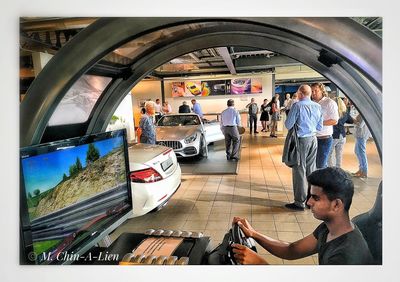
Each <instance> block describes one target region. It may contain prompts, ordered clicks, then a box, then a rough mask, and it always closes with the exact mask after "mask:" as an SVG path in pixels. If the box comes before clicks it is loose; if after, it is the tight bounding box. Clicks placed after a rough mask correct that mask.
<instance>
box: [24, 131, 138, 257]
mask: <svg viewBox="0 0 400 282" xmlns="http://www.w3.org/2000/svg"><path fill="white" fill-rule="evenodd" d="M128 167H129V162H128V151H127V142H126V130H125V129H123V130H116V131H111V132H105V133H99V134H93V135H87V136H83V137H77V138H71V139H66V140H61V141H56V142H51V143H46V144H40V145H37V146H31V147H26V148H21V149H20V218H21V223H20V235H21V256H20V257H21V258H20V263H21V264H71V263H74V262H76V261H77V260H79V259H80V256H81V255H83V254H84V253H86V252H87V251H88V250H90V249H91V248H92V247H93V246H94V245H96V244H97V243H98V242H99V241H100V240H102V239H103V238H104V237H105V236H106V235H108V234H109V233H110V232H111V231H113V230H114V229H115V228H116V227H118V226H119V225H120V224H121V223H122V222H123V221H125V220H126V219H127V218H128V217H129V216H130V215H131V212H132V195H131V189H130V180H129V169H128Z"/></svg>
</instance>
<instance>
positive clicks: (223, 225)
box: [206, 220, 230, 232]
mask: <svg viewBox="0 0 400 282" xmlns="http://www.w3.org/2000/svg"><path fill="white" fill-rule="evenodd" d="M229 228H230V223H229V222H228V221H227V220H209V221H208V222H207V225H206V229H207V230H222V231H225V232H226V231H227V230H228V229H229Z"/></svg>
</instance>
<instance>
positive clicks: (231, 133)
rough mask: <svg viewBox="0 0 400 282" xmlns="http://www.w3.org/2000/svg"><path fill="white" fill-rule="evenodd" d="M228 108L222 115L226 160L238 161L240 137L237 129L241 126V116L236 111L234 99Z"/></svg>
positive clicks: (230, 101) (228, 103)
mask: <svg viewBox="0 0 400 282" xmlns="http://www.w3.org/2000/svg"><path fill="white" fill-rule="evenodd" d="M227 106H228V108H227V109H225V110H224V111H223V112H222V113H221V131H222V133H223V134H224V136H225V149H226V159H227V160H232V161H238V160H239V148H240V135H239V131H238V128H237V127H238V126H240V125H241V121H240V115H239V112H238V111H237V110H236V109H235V102H234V101H233V99H229V100H228V102H227ZM231 146H232V150H231Z"/></svg>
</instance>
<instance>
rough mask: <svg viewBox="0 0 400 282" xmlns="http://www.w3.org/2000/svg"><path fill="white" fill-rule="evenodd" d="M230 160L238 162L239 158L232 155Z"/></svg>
mask: <svg viewBox="0 0 400 282" xmlns="http://www.w3.org/2000/svg"><path fill="white" fill-rule="evenodd" d="M230 160H231V161H233V162H238V161H239V158H235V157H233V158H231V159H230Z"/></svg>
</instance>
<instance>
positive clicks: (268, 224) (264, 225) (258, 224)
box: [251, 219, 276, 231]
mask: <svg viewBox="0 0 400 282" xmlns="http://www.w3.org/2000/svg"><path fill="white" fill-rule="evenodd" d="M251 226H253V228H254V229H255V230H266V231H276V227H275V222H273V221H255V220H254V219H252V221H251Z"/></svg>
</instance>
